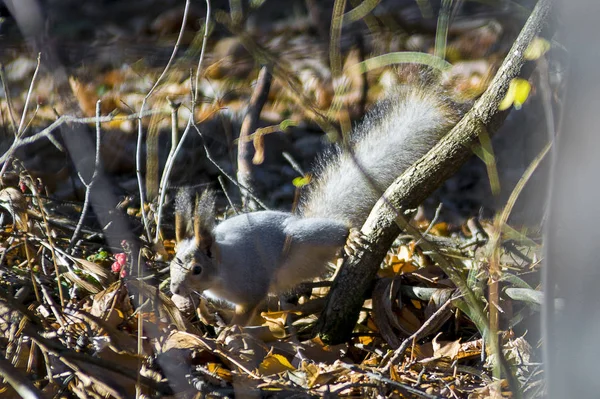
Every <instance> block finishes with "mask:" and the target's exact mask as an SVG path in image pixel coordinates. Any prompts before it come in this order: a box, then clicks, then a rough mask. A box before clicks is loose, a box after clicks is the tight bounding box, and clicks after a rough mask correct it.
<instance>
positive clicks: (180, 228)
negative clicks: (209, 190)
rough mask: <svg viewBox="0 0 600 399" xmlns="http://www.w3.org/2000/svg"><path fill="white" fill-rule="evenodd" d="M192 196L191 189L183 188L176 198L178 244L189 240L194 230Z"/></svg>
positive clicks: (176, 235)
mask: <svg viewBox="0 0 600 399" xmlns="http://www.w3.org/2000/svg"><path fill="white" fill-rule="evenodd" d="M192 210H193V209H192V195H191V192H190V190H189V189H186V188H182V189H180V190H179V191H178V192H177V196H176V197H175V241H176V242H177V243H179V242H181V241H183V240H185V239H186V238H189V237H191V236H192V234H193V230H192V224H191V220H192Z"/></svg>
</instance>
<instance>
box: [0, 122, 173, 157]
mask: <svg viewBox="0 0 600 399" xmlns="http://www.w3.org/2000/svg"><path fill="white" fill-rule="evenodd" d="M167 112H168V111H164V110H149V111H145V112H144V113H135V114H131V115H127V116H115V115H107V116H103V117H101V118H99V119H98V118H97V117H95V116H94V117H89V118H77V117H74V116H68V115H63V116H61V117H59V118H58V119H57V120H56V121H54V122H52V124H51V125H50V126H48V127H47V128H45V129H43V130H41V131H40V132H38V133H36V134H33V135H31V136H29V137H25V138H20V139H18V140H15V141H14V142H13V144H12V145H11V146H10V148H9V149H8V150H7V151H6V152H5V153H4V154H3V155H2V156H0V163H2V162H5V161H6V160H7V159H8V158H10V157H11V156H12V154H13V153H14V152H15V151H16V150H17V149H18V148H20V147H22V146H24V145H28V144H32V143H35V142H36V141H38V140H41V139H43V138H47V139H48V140H50V141H51V142H52V143H53V144H54V145H55V146H56V147H57V148H59V149H62V146H61V145H60V144H59V143H58V142H57V141H56V140H55V139H54V137H52V133H53V132H54V131H55V130H56V129H58V128H59V127H60V126H61V125H63V124H65V123H79V124H88V123H93V122H96V121H98V120H99V121H100V122H102V123H106V122H111V121H126V120H133V119H136V120H137V119H139V118H141V117H145V116H150V115H155V114H164V113H167Z"/></svg>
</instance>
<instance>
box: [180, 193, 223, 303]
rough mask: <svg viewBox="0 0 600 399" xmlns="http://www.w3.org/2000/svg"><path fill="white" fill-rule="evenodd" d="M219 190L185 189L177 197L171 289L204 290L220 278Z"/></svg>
mask: <svg viewBox="0 0 600 399" xmlns="http://www.w3.org/2000/svg"><path fill="white" fill-rule="evenodd" d="M214 212H215V192H214V191H213V190H210V189H207V190H205V191H204V192H203V193H202V194H201V195H200V196H198V195H196V200H195V204H194V206H193V209H192V201H191V194H190V192H189V191H187V190H182V191H180V192H179V193H178V194H177V198H176V201H175V238H176V242H177V245H176V250H175V258H174V259H173V260H172V261H171V266H170V271H171V292H172V293H173V294H178V295H184V296H185V295H189V294H191V293H192V292H197V293H200V292H202V291H204V290H207V289H209V288H211V287H212V286H213V285H214V284H215V281H216V279H217V278H218V270H217V268H216V263H217V262H216V259H215V257H216V255H217V254H216V251H215V247H214V241H215V240H214V235H213V229H214V225H215V216H214Z"/></svg>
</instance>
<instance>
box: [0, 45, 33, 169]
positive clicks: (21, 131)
mask: <svg viewBox="0 0 600 399" xmlns="http://www.w3.org/2000/svg"><path fill="white" fill-rule="evenodd" d="M40 59H41V53H38V57H37V64H36V66H35V70H34V71H33V76H32V78H31V83H30V84H29V90H27V97H26V98H25V105H24V106H23V112H22V113H21V121H20V122H19V127H18V128H17V131H16V133H15V142H16V141H18V140H19V139H20V137H21V135H22V134H23V125H24V123H25V117H26V116H27V108H29V101H31V93H33V86H34V85H35V79H36V77H37V75H38V72H39V70H40ZM11 147H12V146H11ZM9 164H10V162H8V159H7V162H6V163H5V164H4V165H2V169H1V170H0V180H2V176H4V172H6V169H7V168H8V166H9Z"/></svg>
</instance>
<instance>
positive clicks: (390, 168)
mask: <svg viewBox="0 0 600 399" xmlns="http://www.w3.org/2000/svg"><path fill="white" fill-rule="evenodd" d="M455 109H456V107H455V106H454V105H452V104H451V103H450V102H449V101H447V100H446V99H445V97H444V96H443V95H441V94H440V93H436V92H434V91H432V90H424V89H419V88H414V87H410V88H404V89H402V90H399V92H398V93H395V94H394V95H391V96H389V97H388V98H387V99H386V100H384V101H382V102H381V103H379V104H378V105H377V106H376V107H375V108H374V109H373V110H372V111H371V112H369V114H368V115H367V116H366V118H365V119H364V120H363V122H362V123H361V124H360V125H359V126H358V127H357V128H356V130H355V131H354V133H353V137H352V144H351V146H352V152H353V154H351V153H350V152H348V151H342V150H340V149H339V148H338V149H336V150H334V151H332V152H330V153H328V154H326V155H325V156H324V157H322V158H321V161H320V162H319V166H318V169H319V170H320V172H318V177H317V178H316V184H315V186H314V187H313V188H312V189H311V190H310V192H309V193H308V195H307V196H306V197H305V200H304V201H303V204H302V214H303V215H304V216H310V217H327V218H331V219H334V220H339V221H345V222H346V223H348V224H349V225H350V226H352V227H356V228H360V227H361V226H362V224H363V223H364V221H365V220H366V218H367V216H368V215H369V212H370V211H371V209H372V208H373V206H374V205H375V202H377V200H378V199H379V198H380V197H381V194H383V192H384V191H385V190H386V189H387V188H388V187H389V185H390V184H391V183H392V182H393V181H394V180H395V179H396V178H397V177H398V176H399V175H400V174H401V173H402V172H403V171H404V170H405V169H406V168H408V167H409V166H410V165H412V164H413V163H414V162H416V161H417V160H418V159H419V158H421V157H422V156H423V155H425V153H426V152H427V151H429V150H430V149H431V147H433V145H434V144H435V143H437V141H438V140H439V139H440V138H441V137H442V136H443V135H445V134H446V133H447V132H448V130H449V129H450V127H451V126H453V125H454V123H456V122H457V120H458V117H459V113H458V112H457V111H455ZM366 176H368V177H366Z"/></svg>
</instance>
